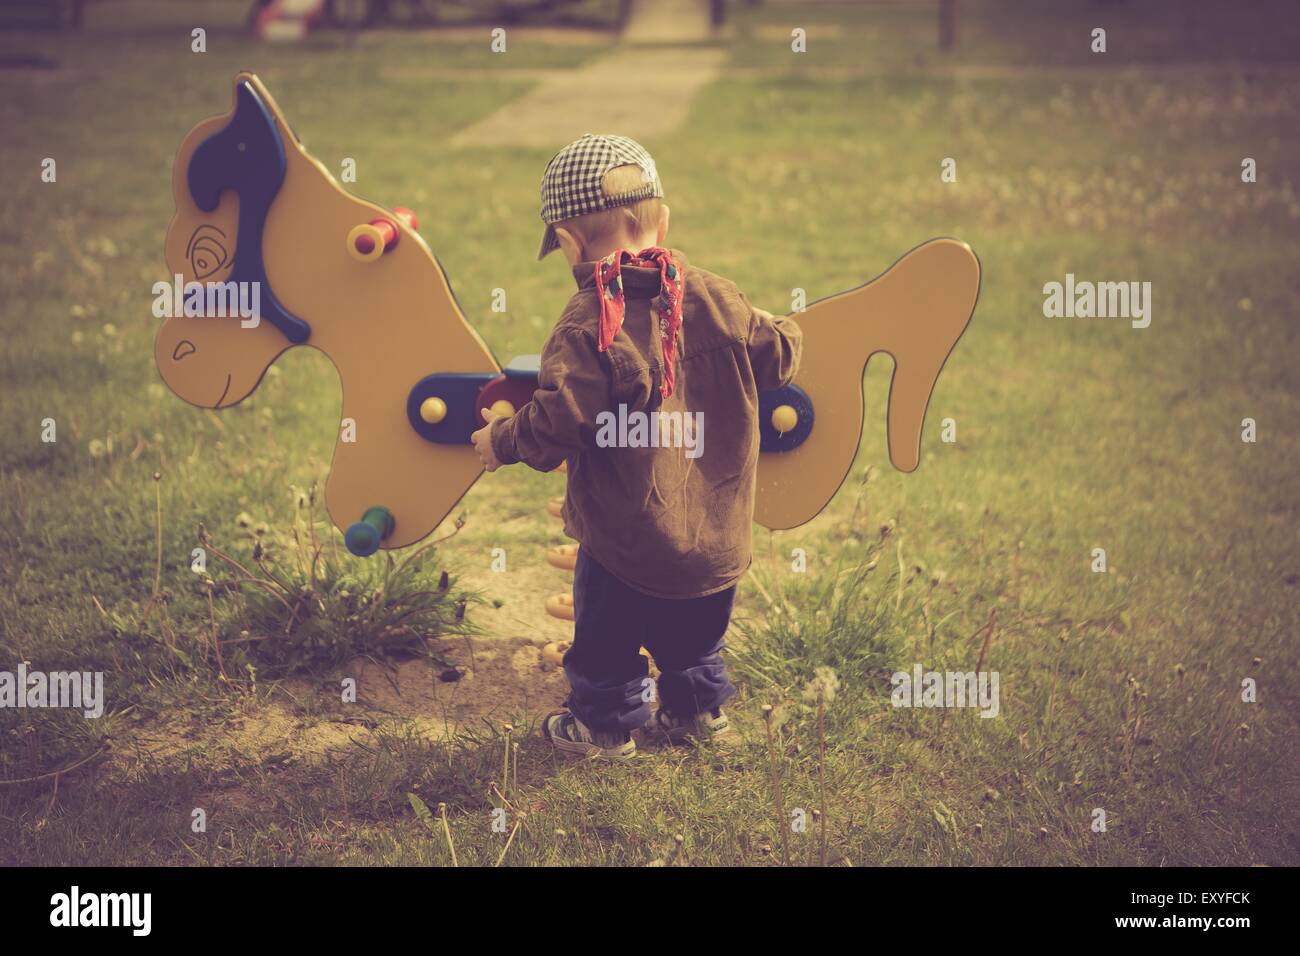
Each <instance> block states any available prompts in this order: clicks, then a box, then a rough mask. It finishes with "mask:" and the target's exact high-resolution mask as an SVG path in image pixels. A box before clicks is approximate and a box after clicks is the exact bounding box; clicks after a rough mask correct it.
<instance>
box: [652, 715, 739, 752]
mask: <svg viewBox="0 0 1300 956" xmlns="http://www.w3.org/2000/svg"><path fill="white" fill-rule="evenodd" d="M655 729H657V730H658V731H659V733H660V734H662V735H663V736H664V737H666V738H668V742H669V743H671V744H675V745H680V744H689V743H695V742H696V741H698V740H712V739H713V738H715V737H726V736H729V735H730V734H731V721H730V720H726V719H724V720H723V722H722V726H720V727H706V728H705V729H704V732H703V733H700V731H699V729H698V728H695V727H683V728H681V729H679V730H669V729H668V728H667V727H665V726H664V725H663V724H661V723H660V722H659V714H658V712H657V711H656V712H655Z"/></svg>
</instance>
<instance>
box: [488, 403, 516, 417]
mask: <svg viewBox="0 0 1300 956" xmlns="http://www.w3.org/2000/svg"><path fill="white" fill-rule="evenodd" d="M491 411H494V412H496V413H497V414H498V415H504V416H505V417H506V418H509V417H510V416H511V415H513V414H514V413H515V407H514V406H513V405H511V404H510V403H509V402H507V401H506V400H505V399H504V398H499V399H497V400H496V401H495V402H493V403H492V405H491Z"/></svg>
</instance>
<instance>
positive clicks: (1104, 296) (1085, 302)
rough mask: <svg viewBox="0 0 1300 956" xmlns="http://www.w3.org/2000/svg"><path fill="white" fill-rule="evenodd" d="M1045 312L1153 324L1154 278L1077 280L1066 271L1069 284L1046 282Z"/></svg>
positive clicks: (1140, 325) (1141, 326)
mask: <svg viewBox="0 0 1300 956" xmlns="http://www.w3.org/2000/svg"><path fill="white" fill-rule="evenodd" d="M1043 295H1044V296H1045V298H1044V299H1043V315H1045V316H1047V318H1049V319H1059V318H1062V317H1064V318H1067V319H1074V318H1079V319H1091V318H1094V317H1096V318H1098V319H1107V318H1122V319H1132V320H1133V321H1132V323H1131V324H1132V326H1133V328H1135V329H1145V328H1146V327H1147V326H1148V325H1150V324H1151V283H1150V282H1095V283H1094V282H1075V281H1074V273H1073V272H1067V273H1066V274H1065V284H1064V285H1062V284H1061V283H1060V282H1049V283H1047V284H1046V285H1045V286H1043Z"/></svg>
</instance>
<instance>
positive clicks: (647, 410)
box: [473, 134, 801, 758]
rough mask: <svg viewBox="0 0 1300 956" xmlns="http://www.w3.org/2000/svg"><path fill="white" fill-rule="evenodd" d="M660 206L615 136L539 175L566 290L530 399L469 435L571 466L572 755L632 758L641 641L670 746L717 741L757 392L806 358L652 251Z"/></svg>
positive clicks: (698, 274)
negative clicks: (568, 271)
mask: <svg viewBox="0 0 1300 956" xmlns="http://www.w3.org/2000/svg"><path fill="white" fill-rule="evenodd" d="M663 194H664V193H663V186H662V184H661V183H660V181H659V176H658V173H657V172H656V170H655V164H654V160H653V159H651V157H650V154H649V153H647V152H646V151H645V150H644V149H643V148H642V147H641V146H640V145H638V144H637V143H635V142H634V141H632V140H630V139H627V138H626V137H622V136H593V135H591V134H588V135H586V136H584V137H582V139H580V140H578V141H576V142H574V143H571V144H569V145H568V146H566V147H565V148H564V149H562V150H560V152H558V153H557V154H556V155H555V156H554V157H553V158H552V159H551V161H550V163H548V164H547V167H546V172H545V174H544V175H543V176H542V221H543V222H545V223H546V233H545V236H544V237H543V239H542V247H541V251H540V253H539V254H538V258H539V259H541V258H543V257H544V256H546V255H547V254H548V253H550V252H552V251H554V250H555V249H557V248H558V249H560V250H561V251H562V252H563V253H564V256H565V258H566V259H568V261H569V265H570V266H571V267H572V269H573V277H574V279H575V280H577V284H578V291H577V293H576V294H575V295H574V296H573V298H571V299H570V300H569V304H568V306H567V307H566V308H565V310H564V314H563V315H562V316H561V317H560V320H559V322H557V323H556V325H555V328H554V330H553V331H552V332H551V336H550V339H549V340H548V341H547V343H546V345H545V347H544V349H543V351H542V358H541V370H540V372H539V375H538V389H537V392H536V393H535V394H534V395H533V399H532V401H530V402H529V403H528V404H527V405H525V406H524V407H523V408H521V409H520V410H519V412H518V413H516V414H515V415H513V416H511V417H508V418H504V417H501V418H498V417H495V416H493V415H492V414H491V413H490V412H488V411H486V410H485V411H484V413H483V414H484V418H485V419H487V420H488V424H487V426H486V427H485V428H482V429H480V430H479V431H477V432H475V433H474V436H473V441H474V447H475V448H476V449H477V450H478V453H479V457H480V458H481V459H482V460H483V464H484V467H485V468H486V469H487V470H488V471H494V470H496V468H497V467H498V466H500V465H507V464H513V463H515V462H524V463H525V464H527V465H529V466H531V467H533V468H536V469H538V470H539V471H550V470H552V469H554V468H556V467H558V466H559V464H560V463H561V462H567V463H568V495H567V497H566V499H565V504H564V530H565V533H566V534H567V535H569V536H570V537H571V538H574V539H576V540H577V541H578V542H579V543H580V548H579V551H578V563H577V567H576V568H575V570H574V580H573V598H574V613H575V621H574V633H573V644H572V647H571V648H570V649H569V651H568V653H567V654H565V656H564V671H565V675H566V676H567V677H568V679H569V686H570V693H569V697H568V700H567V701H566V704H567V707H568V709H567V710H566V711H561V712H559V713H555V714H552V715H551V716H549V717H548V718H547V719H546V721H545V723H544V724H543V727H542V732H543V734H544V735H545V736H546V737H547V738H548V739H549V740H551V741H552V743H553V744H554V745H555V746H556V748H558V749H559V750H561V751H564V752H566V753H576V754H582V755H588V756H601V757H616V758H618V757H630V756H632V755H633V753H634V752H635V749H636V745H635V743H634V742H633V741H632V737H631V731H632V730H635V729H636V728H637V727H640V726H642V725H643V724H645V723H646V722H647V721H648V720H649V719H650V706H649V702H650V701H651V700H653V699H654V698H655V696H656V695H655V693H654V692H653V691H652V690H651V689H650V680H649V678H648V674H649V669H648V667H647V663H646V659H645V657H644V656H643V655H642V654H641V653H640V651H641V648H642V647H645V648H646V649H647V650H649V651H650V653H651V654H652V655H653V656H654V660H655V663H656V664H658V666H659V671H660V677H659V680H658V684H657V687H656V688H655V689H654V690H657V697H658V700H659V709H658V712H657V713H656V715H655V723H656V725H657V726H658V728H659V729H660V730H661V731H662V732H663V733H664V734H665V735H666V736H667V737H668V738H669V740H670V741H672V742H674V743H679V742H682V741H684V740H685V739H687V738H689V737H692V736H696V735H710V734H717V733H720V732H722V731H725V730H726V729H727V718H726V717H725V716H724V715H723V713H722V709H721V707H722V704H723V702H724V701H726V700H727V698H729V697H730V696H731V695H732V694H734V693H735V688H734V687H733V686H732V685H731V682H730V681H729V680H728V679H727V674H726V668H725V667H724V665H723V663H722V657H721V651H722V648H723V635H724V634H725V632H726V630H727V625H728V623H729V621H730V619H731V608H732V602H733V600H734V598H735V594H736V582H737V581H738V580H739V579H740V576H741V575H742V574H744V572H745V570H746V569H747V568H748V567H749V564H750V560H751V554H750V534H751V524H752V522H753V514H754V475H755V468H756V466H757V463H758V443H759V437H758V393H759V392H760V391H764V390H768V389H774V388H779V387H780V386H782V385H785V384H786V383H788V382H789V381H790V380H791V379H792V378H793V377H794V374H795V371H796V369H797V368H798V364H799V353H800V343H801V339H800V331H799V327H798V326H797V325H795V324H794V323H793V322H791V321H789V320H788V319H777V318H773V317H772V315H770V314H769V313H767V312H763V311H761V310H758V309H755V308H753V307H752V306H751V305H750V304H749V302H748V301H746V299H745V296H744V295H743V294H742V293H741V292H740V290H739V289H737V288H736V286H735V284H734V283H732V282H729V281H728V280H726V279H724V278H722V277H720V276H716V275H713V274H712V273H710V272H705V271H704V270H703V269H699V268H696V267H695V266H692V265H691V264H689V263H688V262H687V261H686V257H685V256H684V255H682V253H680V252H678V251H676V250H669V249H665V248H664V238H665V236H666V235H667V233H668V207H667V206H666V205H664V203H663ZM638 413H639V414H638ZM706 426H707V427H706Z"/></svg>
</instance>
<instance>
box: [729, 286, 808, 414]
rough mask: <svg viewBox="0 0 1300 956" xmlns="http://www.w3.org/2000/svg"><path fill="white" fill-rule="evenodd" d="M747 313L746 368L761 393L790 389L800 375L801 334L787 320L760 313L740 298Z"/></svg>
mask: <svg viewBox="0 0 1300 956" xmlns="http://www.w3.org/2000/svg"><path fill="white" fill-rule="evenodd" d="M740 299H741V301H742V302H744V303H745V307H746V308H747V309H749V313H750V315H749V342H748V344H747V348H748V350H749V364H750V367H751V368H752V369H753V370H754V381H755V383H756V384H757V385H758V388H759V390H760V391H764V392H767V391H771V390H772V389H774V388H780V387H781V386H783V385H789V384H790V380H791V379H793V378H794V376H795V373H796V372H798V371H799V358H800V356H801V355H802V354H803V330H802V329H801V328H799V326H798V324H797V323H796V322H795V321H794V319H791V318H789V317H785V318H779V317H775V316H768V315H767V314H766V313H759V312H756V311H755V310H754V307H753V306H751V305H750V304H749V300H748V299H746V298H745V296H744V295H743V294H742V295H741V296H740Z"/></svg>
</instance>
